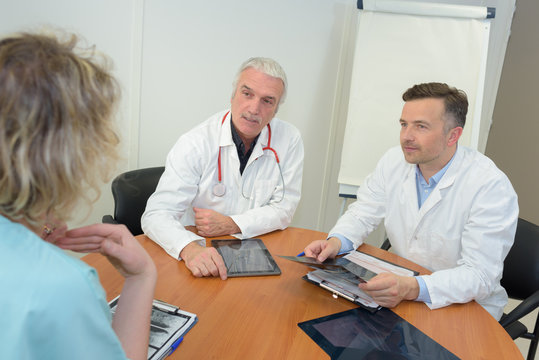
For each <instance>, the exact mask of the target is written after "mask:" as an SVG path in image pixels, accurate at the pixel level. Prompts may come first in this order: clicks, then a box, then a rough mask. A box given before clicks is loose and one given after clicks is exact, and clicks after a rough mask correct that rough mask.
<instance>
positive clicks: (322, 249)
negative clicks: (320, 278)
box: [303, 237, 341, 262]
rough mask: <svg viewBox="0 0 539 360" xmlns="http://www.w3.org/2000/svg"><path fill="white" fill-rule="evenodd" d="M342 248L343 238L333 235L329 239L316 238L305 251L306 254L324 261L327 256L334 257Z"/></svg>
mask: <svg viewBox="0 0 539 360" xmlns="http://www.w3.org/2000/svg"><path fill="white" fill-rule="evenodd" d="M340 249H341V240H339V239H338V238H336V237H331V238H329V239H327V240H315V241H313V242H312V243H310V244H309V245H307V247H306V248H305V250H304V251H303V252H304V253H305V256H308V257H314V258H316V259H318V261H320V262H323V261H324V260H326V259H327V258H334V257H335V256H337V254H338V253H339V250H340Z"/></svg>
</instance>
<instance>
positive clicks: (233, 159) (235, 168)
mask: <svg viewBox="0 0 539 360" xmlns="http://www.w3.org/2000/svg"><path fill="white" fill-rule="evenodd" d="M231 119H232V118H231V114H228V116H227V118H226V120H225V122H224V123H223V125H222V126H221V136H220V137H219V146H220V147H221V167H222V171H223V176H224V177H225V178H227V179H234V183H235V184H236V186H239V185H240V184H241V174H240V159H239V157H238V150H236V145H235V144H234V140H233V139H232V130H231V128H230V126H231V124H230V122H231V121H232V120H231Z"/></svg>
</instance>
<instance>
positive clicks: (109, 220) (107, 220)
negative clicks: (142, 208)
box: [101, 215, 118, 224]
mask: <svg viewBox="0 0 539 360" xmlns="http://www.w3.org/2000/svg"><path fill="white" fill-rule="evenodd" d="M101 222H102V223H103V224H118V222H117V221H116V220H114V218H113V217H112V215H105V216H103V218H102V219H101Z"/></svg>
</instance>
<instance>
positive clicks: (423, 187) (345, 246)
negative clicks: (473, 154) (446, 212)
mask: <svg viewBox="0 0 539 360" xmlns="http://www.w3.org/2000/svg"><path fill="white" fill-rule="evenodd" d="M455 153H456V152H455ZM454 157H455V155H454V154H453V157H451V160H449V162H448V163H447V164H446V165H445V166H444V167H443V168H442V169H441V170H440V171H438V172H437V173H436V174H434V175H433V176H431V178H430V179H429V183H427V181H426V180H425V178H424V177H423V174H421V171H420V170H419V165H416V168H415V176H416V177H415V179H416V182H415V183H416V190H417V202H418V206H419V208H421V206H423V204H424V203H425V201H426V200H427V198H428V197H429V195H430V194H431V193H432V191H433V190H434V188H435V187H436V185H438V183H439V182H440V180H441V179H442V177H443V176H444V174H445V172H446V171H447V169H448V168H449V166H450V165H451V163H452V162H453V159H454ZM330 237H336V238H338V239H339V240H340V241H341V250H340V251H339V255H340V254H344V253H348V252H350V251H352V250H354V245H353V243H352V242H351V241H350V240H349V239H348V238H346V237H345V236H343V235H341V234H330V235H329V236H328V239H329V238H330ZM415 278H416V280H417V283H418V285H419V295H418V297H417V299H416V301H421V302H426V303H430V302H431V300H430V295H429V290H428V289H427V285H426V284H425V280H424V279H423V278H422V277H421V276H416V277H415Z"/></svg>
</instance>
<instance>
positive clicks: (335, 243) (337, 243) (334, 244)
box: [327, 236, 341, 254]
mask: <svg viewBox="0 0 539 360" xmlns="http://www.w3.org/2000/svg"><path fill="white" fill-rule="evenodd" d="M327 242H328V243H330V246H331V248H332V249H334V250H335V254H338V253H339V250H341V239H339V238H338V237H335V236H332V237H330V238H329V239H327Z"/></svg>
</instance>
